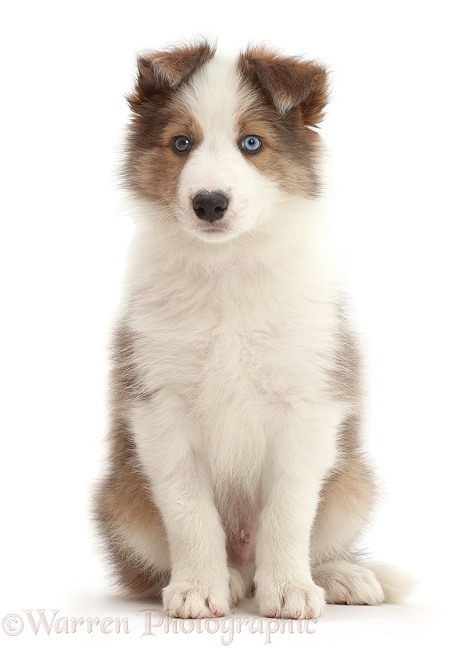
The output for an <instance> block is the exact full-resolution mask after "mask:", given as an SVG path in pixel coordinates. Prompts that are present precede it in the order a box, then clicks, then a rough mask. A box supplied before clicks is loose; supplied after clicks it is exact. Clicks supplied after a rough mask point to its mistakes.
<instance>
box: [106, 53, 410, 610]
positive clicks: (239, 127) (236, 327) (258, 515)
mask: <svg viewBox="0 0 474 648" xmlns="http://www.w3.org/2000/svg"><path fill="white" fill-rule="evenodd" d="M327 96H328V85H327V74H326V70H325V68H324V67H323V66H322V65H320V64H319V63H316V62H313V61H305V60H302V59H300V58H297V57H286V56H281V55H280V54H279V53H277V52H273V51H271V50H269V49H267V48H265V47H252V48H251V49H248V50H247V51H245V52H244V53H242V54H241V55H240V56H238V57H236V58H226V57H222V56H220V55H215V50H214V48H213V47H211V46H210V45H209V44H208V43H206V42H205V41H202V42H198V43H196V44H192V45H188V46H183V47H178V48H176V49H170V50H166V51H162V52H151V53H148V54H146V55H144V56H140V57H139V59H138V78H137V81H136V86H135V88H134V90H133V92H132V94H131V95H130V96H129V98H128V101H129V104H130V107H131V111H132V119H131V123H130V128H129V133H128V143H127V159H126V163H125V167H124V175H125V178H126V183H127V186H128V188H129V190H130V194H131V196H132V198H131V202H132V206H133V212H134V217H135V219H136V223H137V227H136V232H135V236H134V239H133V242H132V245H131V251H130V257H129V263H128V268H127V272H126V278H125V290H124V298H123V304H122V309H121V313H120V317H119V321H118V322H117V325H116V329H115V335H114V343H113V366H112V376H111V422H110V430H109V463H108V471H107V474H106V475H105V477H104V478H103V479H102V481H101V482H100V484H99V485H98V486H97V489H96V492H95V499H94V512H95V518H96V521H97V523H98V526H99V529H100V533H101V535H102V538H103V539H104V541H105V545H106V547H107V551H108V555H109V558H110V560H111V563H112V565H113V570H114V573H115V575H116V577H117V580H118V582H119V583H120V585H121V586H122V588H123V589H124V590H125V591H127V592H128V593H130V594H135V595H156V596H160V595H162V597H163V603H164V608H165V610H166V611H167V613H168V614H170V615H173V616H178V617H190V618H195V617H211V616H222V615H227V614H228V613H229V608H230V606H231V605H232V604H235V603H236V602H237V601H238V600H239V599H240V598H242V597H243V596H244V595H245V594H246V593H249V592H250V591H254V593H255V597H256V602H257V604H258V609H259V611H260V613H261V614H262V615H266V616H271V617H290V618H316V617H318V616H319V615H320V614H321V611H322V609H323V607H324V604H325V602H329V603H349V604H369V605H376V604H379V603H382V602H383V601H385V600H389V599H390V598H392V599H393V597H394V595H395V593H396V590H397V588H399V587H400V586H401V581H402V580H403V579H400V578H399V577H398V576H397V575H396V573H394V572H392V570H390V569H388V568H384V567H380V566H378V567H372V568H369V567H368V566H363V565H362V564H360V562H359V561H358V558H357V554H356V553H355V551H354V543H355V542H356V541H357V539H358V537H359V535H360V534H361V532H362V530H363V529H364V526H365V524H366V522H367V521H368V518H369V516H370V513H371V510H372V507H373V504H374V500H375V497H376V493H375V487H374V479H373V475H372V471H371V469H370V467H369V466H368V465H367V462H366V461H365V459H364V455H363V451H362V448H361V440H360V434H359V420H360V412H361V404H360V399H361V389H360V359H359V351H358V349H357V345H356V343H355V341H354V337H353V335H352V334H351V330H350V327H349V326H348V322H347V321H346V318H345V316H344V308H343V287H342V285H341V280H340V273H339V270H338V267H337V263H335V262H334V255H333V254H332V252H331V249H330V245H329V242H328V237H327V235H326V228H325V225H324V205H323V201H322V198H321V197H320V193H321V191H320V189H321V186H320V185H321V183H320V180H319V175H318V173H319V162H320V159H321V157H322V151H323V149H322V141H321V139H320V136H319V134H318V132H317V128H316V127H317V126H318V124H319V123H320V121H321V120H322V117H323V111H324V108H325V105H326V101H327Z"/></svg>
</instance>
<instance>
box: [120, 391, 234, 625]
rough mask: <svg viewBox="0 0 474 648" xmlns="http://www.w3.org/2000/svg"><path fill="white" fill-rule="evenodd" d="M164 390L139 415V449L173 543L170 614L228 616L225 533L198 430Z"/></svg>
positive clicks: (168, 599) (136, 422) (168, 598)
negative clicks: (197, 445)
mask: <svg viewBox="0 0 474 648" xmlns="http://www.w3.org/2000/svg"><path fill="white" fill-rule="evenodd" d="M165 391H166V390H162V391H160V392H159V393H158V394H156V395H155V396H154V397H153V398H152V400H151V401H150V402H148V403H144V404H140V405H139V406H138V407H137V408H136V410H135V413H134V419H133V427H134V431H135V438H136V444H137V450H138V454H139V458H140V461H141V464H142V466H143V467H144V470H145V472H146V475H147V477H148V480H149V483H150V489H151V494H152V497H153V500H154V502H155V504H156V506H157V507H158V508H159V510H160V512H161V515H162V518H163V521H164V525H165V528H166V534H167V538H168V543H169V552H170V559H171V581H170V583H169V585H168V586H167V587H166V588H165V589H164V590H163V604H164V608H165V611H166V612H168V613H169V614H170V615H171V616H177V617H182V618H198V617H212V616H224V615H226V614H228V613H229V604H230V589H229V569H228V567H227V555H226V548H225V534H224V530H223V528H222V524H221V520H220V517H219V514H218V511H217V509H216V506H215V504H214V498H213V492H212V486H211V483H210V479H209V475H208V474H207V471H206V470H205V469H204V466H203V462H202V460H201V459H200V458H199V457H198V455H197V454H196V452H195V451H194V450H193V437H192V434H193V429H192V424H191V422H190V421H189V420H188V418H187V416H186V413H185V409H184V406H183V404H182V402H181V399H180V398H179V397H176V396H175V395H173V394H170V393H165Z"/></svg>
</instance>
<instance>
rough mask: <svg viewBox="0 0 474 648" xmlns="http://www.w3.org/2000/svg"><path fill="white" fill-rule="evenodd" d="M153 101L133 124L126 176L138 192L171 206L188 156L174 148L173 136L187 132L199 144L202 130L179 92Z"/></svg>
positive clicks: (194, 145) (129, 141) (193, 142)
mask: <svg viewBox="0 0 474 648" xmlns="http://www.w3.org/2000/svg"><path fill="white" fill-rule="evenodd" d="M153 104H154V102H151V105H149V106H147V107H146V109H143V111H142V114H141V116H140V118H136V119H135V120H134V122H133V123H132V125H131V127H130V130H129V137H128V159H127V163H126V167H125V169H124V177H125V180H126V183H127V185H128V187H129V188H130V189H132V190H133V191H134V192H135V193H138V194H139V195H141V196H145V197H147V198H151V199H152V200H156V201H158V202H160V203H161V204H164V205H165V206H169V205H171V204H173V202H174V200H175V199H176V191H177V186H178V181H179V176H180V173H181V170H182V168H183V166H184V165H185V163H186V160H187V159H188V157H187V154H186V153H176V152H175V151H174V149H173V139H174V138H175V137H178V136H180V135H184V136H185V137H187V138H188V139H189V140H190V142H191V144H192V146H193V147H196V146H199V144H200V142H201V141H202V138H203V134H202V131H201V129H200V127H199V125H198V123H197V122H196V120H195V119H194V118H193V116H192V115H191V114H190V112H189V111H188V110H187V108H186V106H185V105H184V104H183V102H182V101H181V100H180V97H179V95H170V97H169V98H168V100H167V102H166V104H164V105H163V106H160V107H153Z"/></svg>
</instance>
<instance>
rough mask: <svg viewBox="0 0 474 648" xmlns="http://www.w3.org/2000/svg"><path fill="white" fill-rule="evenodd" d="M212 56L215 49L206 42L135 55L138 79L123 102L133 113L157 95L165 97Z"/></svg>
mask: <svg viewBox="0 0 474 648" xmlns="http://www.w3.org/2000/svg"><path fill="white" fill-rule="evenodd" d="M214 54H215V47H212V46H211V45H209V43H208V42H207V41H200V42H198V43H196V44H193V45H185V46H183V47H179V48H175V49H170V50H165V51H163V52H149V53H147V54H144V55H140V56H138V59H137V66H138V77H137V81H136V84H135V88H134V91H133V93H132V94H131V95H129V96H128V97H127V101H128V103H129V105H130V107H131V109H132V110H133V111H134V112H137V111H138V110H139V108H140V106H141V105H142V104H143V103H145V102H147V101H149V100H150V99H151V98H152V97H155V96H157V95H166V94H167V93H169V92H170V91H171V90H174V89H176V88H177V87H178V86H179V85H180V84H181V83H183V82H184V81H186V79H188V78H189V77H190V76H191V75H192V74H193V73H194V72H195V71H196V70H198V69H199V68H200V67H201V66H202V65H204V63H206V61H209V60H210V59H211V58H212V57H213V56H214Z"/></svg>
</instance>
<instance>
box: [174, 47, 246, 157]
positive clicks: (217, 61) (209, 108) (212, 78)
mask: <svg viewBox="0 0 474 648" xmlns="http://www.w3.org/2000/svg"><path fill="white" fill-rule="evenodd" d="M182 98H183V100H184V101H185V103H186V105H187V106H188V107H189V110H190V111H191V112H192V114H193V116H194V117H195V119H196V120H197V121H198V122H199V124H200V126H201V128H202V130H203V134H204V141H206V140H208V142H209V139H211V140H212V139H214V137H215V138H216V139H217V138H218V140H219V143H220V145H221V146H222V143H223V141H222V138H223V136H227V137H231V138H233V139H234V138H235V130H236V118H237V116H238V115H239V114H241V113H242V112H243V111H245V110H246V109H247V108H248V107H249V106H250V105H251V103H252V99H253V96H252V91H251V90H250V88H249V87H248V86H247V85H246V84H244V83H242V78H241V76H240V73H239V70H238V67H237V60H236V59H235V58H230V57H224V56H222V55H221V56H216V57H215V58H213V59H212V60H211V61H209V62H208V63H206V64H205V65H204V66H203V67H202V68H201V69H200V70H199V71H198V72H197V73H196V74H195V75H194V76H193V78H192V79H191V82H190V84H189V85H187V86H186V87H185V88H183V90H182Z"/></svg>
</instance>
